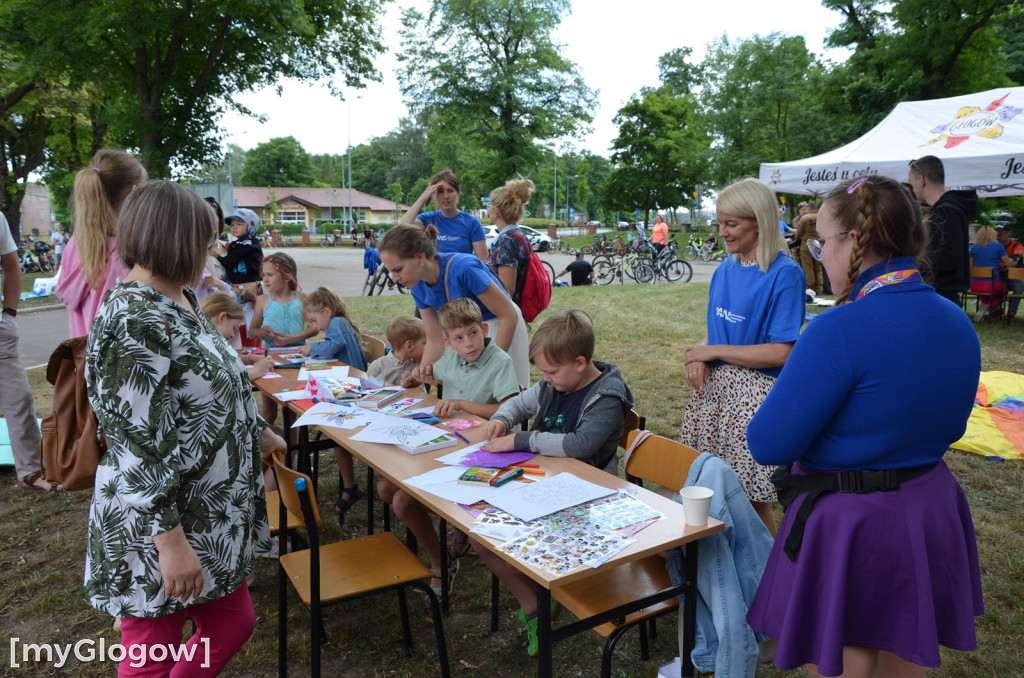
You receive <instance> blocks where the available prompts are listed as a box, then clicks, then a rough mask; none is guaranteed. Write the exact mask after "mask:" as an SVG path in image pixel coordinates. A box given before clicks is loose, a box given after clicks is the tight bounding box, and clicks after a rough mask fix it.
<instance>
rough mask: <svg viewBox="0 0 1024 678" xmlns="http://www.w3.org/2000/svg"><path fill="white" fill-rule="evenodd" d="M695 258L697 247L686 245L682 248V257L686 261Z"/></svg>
mask: <svg viewBox="0 0 1024 678" xmlns="http://www.w3.org/2000/svg"><path fill="white" fill-rule="evenodd" d="M696 258H697V248H696V247H694V246H693V245H687V246H686V247H684V248H683V259H686V260H687V261H693V260H694V259H696Z"/></svg>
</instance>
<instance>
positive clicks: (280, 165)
mask: <svg viewBox="0 0 1024 678" xmlns="http://www.w3.org/2000/svg"><path fill="white" fill-rule="evenodd" d="M315 181H316V169H315V168H314V167H313V159H312V158H311V157H310V155H309V153H307V152H306V150H305V149H304V148H302V144H300V143H299V142H298V140H297V139H296V138H295V137H277V138H276V139H271V140H270V141H267V142H266V143H262V144H259V145H257V146H256V148H253V149H251V150H249V151H248V152H247V153H246V154H245V170H244V173H243V174H242V179H241V181H240V182H239V183H241V185H243V186H313V185H314V182H315Z"/></svg>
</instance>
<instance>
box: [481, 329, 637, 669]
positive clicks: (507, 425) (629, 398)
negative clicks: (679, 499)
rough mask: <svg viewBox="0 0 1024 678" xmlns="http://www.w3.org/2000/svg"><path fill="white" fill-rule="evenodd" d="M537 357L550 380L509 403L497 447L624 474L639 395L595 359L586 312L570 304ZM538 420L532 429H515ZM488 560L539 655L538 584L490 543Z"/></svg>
mask: <svg viewBox="0 0 1024 678" xmlns="http://www.w3.org/2000/svg"><path fill="white" fill-rule="evenodd" d="M530 362H532V363H533V364H534V365H536V366H537V369H539V370H540V372H541V374H542V375H543V377H544V378H543V380H542V381H539V382H537V383H536V384H534V385H533V386H531V387H530V388H528V389H527V390H525V391H523V392H522V393H520V394H519V395H517V396H515V397H513V398H510V399H508V400H506V401H505V402H504V403H502V404H501V406H500V407H499V408H498V411H497V412H496V413H495V414H494V416H493V417H491V420H490V421H489V422H488V423H487V427H486V428H485V429H484V433H485V436H486V438H487V440H488V441H489V442H488V443H487V445H485V446H484V449H486V450H490V451H493V452H506V451H509V450H530V451H532V452H537V453H538V454H542V455H546V456H549V457H574V458H576V459H579V460H580V461H583V462H586V463H588V464H591V465H593V466H596V467H597V468H600V469H604V470H605V471H607V472H609V473H611V474H613V475H617V474H618V467H619V460H618V456H617V455H616V451H617V449H618V444H619V440H620V439H621V438H622V427H623V420H624V418H625V415H626V412H627V411H628V410H629V409H630V408H631V407H632V406H633V394H632V393H630V391H629V387H628V386H626V384H625V383H624V382H623V381H622V374H621V373H620V372H619V368H617V367H616V366H615V365H612V364H610V363H603V362H598V361H595V360H594V326H593V324H592V323H591V321H590V318H589V317H588V316H587V314H586V313H584V312H583V311H580V310H578V309H569V310H567V311H562V312H561V313H556V314H555V315H553V316H551V317H550V318H548V319H547V320H545V321H544V324H542V325H541V326H540V327H539V328H538V329H537V331H536V332H534V335H533V339H531V340H530ZM530 417H534V420H533V425H532V426H531V428H530V430H529V431H520V432H517V433H512V434H510V433H509V431H510V430H512V427H513V426H516V425H517V424H519V423H520V422H523V421H526V420H527V419H529V418H530ZM476 552H477V554H478V555H479V556H480V560H481V561H483V562H484V563H485V564H486V565H487V566H488V567H490V568H491V571H492V572H494V574H495V575H497V577H498V579H500V580H501V581H502V583H504V584H505V585H506V586H507V587H508V588H509V590H510V591H511V592H512V595H514V596H515V597H516V600H517V601H519V605H520V606H521V607H522V610H520V612H519V619H520V621H522V622H523V624H525V625H526V636H527V640H528V647H527V653H528V654H529V655H530V656H531V657H532V656H534V655H536V654H537V593H536V591H535V589H534V585H533V582H532V581H531V580H530V579H529V578H527V577H526V576H525V575H523V574H521V573H520V572H519V571H518V570H516V569H515V568H514V567H512V566H511V565H509V564H508V563H506V562H505V561H504V560H502V559H501V558H500V557H499V556H497V555H496V554H494V553H493V552H491V551H489V550H488V549H487V548H485V547H483V546H479V547H478V548H476Z"/></svg>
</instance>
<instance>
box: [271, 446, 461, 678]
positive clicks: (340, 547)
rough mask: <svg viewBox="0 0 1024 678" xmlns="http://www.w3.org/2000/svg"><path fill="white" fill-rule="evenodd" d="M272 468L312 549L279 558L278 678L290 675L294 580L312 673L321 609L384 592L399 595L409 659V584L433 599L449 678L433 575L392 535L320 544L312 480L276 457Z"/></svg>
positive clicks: (317, 663)
mask: <svg viewBox="0 0 1024 678" xmlns="http://www.w3.org/2000/svg"><path fill="white" fill-rule="evenodd" d="M274 467H275V469H276V471H277V482H278V491H279V492H280V497H281V501H283V502H284V506H285V508H286V509H287V510H288V511H289V512H290V513H294V514H295V515H301V516H302V525H303V526H304V527H305V528H306V532H307V534H308V538H309V548H308V549H304V550H301V551H293V552H290V553H282V554H281V557H280V558H279V560H278V563H279V569H278V589H277V592H278V653H279V656H278V674H279V675H280V676H282V678H285V677H286V676H287V675H288V642H287V641H288V633H287V619H288V610H287V586H288V582H290V583H291V585H292V587H294V589H295V592H296V593H298V595H299V598H300V599H301V600H302V603H303V605H305V606H307V607H308V608H309V611H310V643H311V645H312V659H311V667H310V675H312V676H319V675H320V647H321V645H322V644H323V643H324V642H325V638H324V635H323V621H322V614H321V613H322V608H323V607H324V606H327V605H333V604H335V603H340V602H344V601H346V600H352V599H355V598H361V597H364V596H368V595H373V594H377V593H383V592H385V591H393V590H395V591H397V592H398V606H399V611H400V616H401V619H402V639H403V647H404V650H405V654H406V656H410V655H411V653H412V636H411V632H410V628H409V610H408V605H407V601H406V589H407V588H408V587H410V586H411V587H415V588H417V589H419V590H421V591H423V592H424V593H425V594H426V595H427V598H428V600H429V601H430V611H431V615H432V616H433V619H434V635H435V639H436V641H437V654H438V660H439V661H440V664H441V675H442V676H444V677H445V678H448V676H450V673H449V669H448V649H447V646H446V644H445V636H444V626H443V624H442V620H441V606H440V605H439V604H438V601H437V597H436V596H435V595H434V592H433V591H432V590H431V589H430V585H429V582H430V578H431V576H432V575H431V573H430V570H429V569H428V568H427V566H426V565H424V564H423V562H422V561H420V559H419V558H417V557H416V556H415V555H414V554H413V553H412V552H410V551H409V549H407V548H406V547H405V546H404V545H403V544H402V543H401V542H400V541H399V540H398V538H397V537H395V535H394V534H392V533H390V532H383V533H380V534H372V535H367V536H365V537H356V538H353V539H348V540H345V541H340V542H335V543H333V544H326V545H323V546H321V544H320V537H319V527H318V525H319V523H320V515H319V511H318V510H317V502H316V493H315V492H314V490H313V486H312V483H311V481H310V479H309V476H307V475H305V474H303V473H299V472H297V471H293V470H292V469H289V468H288V467H287V466H285V465H284V464H283V463H281V460H280V459H275V461H274ZM378 621H379V620H378ZM364 626H365V620H364ZM374 632H378V631H376V630H375V631H374Z"/></svg>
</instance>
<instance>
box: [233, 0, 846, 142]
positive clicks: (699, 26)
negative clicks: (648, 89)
mask: <svg viewBox="0 0 1024 678" xmlns="http://www.w3.org/2000/svg"><path fill="white" fill-rule="evenodd" d="M403 6H415V7H418V8H420V9H421V11H424V12H425V10H426V8H428V7H429V2H428V1H425V0H395V2H392V3H390V5H389V7H388V11H387V14H386V16H385V18H384V24H383V31H382V34H383V36H384V42H385V44H389V45H390V46H391V48H392V50H393V48H395V47H397V46H398V30H399V28H400V27H401V23H400V21H399V16H400V8H401V7H403ZM573 8H574V9H573V13H572V14H571V15H569V16H568V17H567V18H566V19H565V20H564V21H563V22H562V25H561V26H560V29H559V31H558V33H557V35H556V37H555V39H556V41H557V42H559V43H560V44H562V45H563V47H564V54H565V55H566V56H567V57H568V58H569V59H571V60H572V61H573V62H575V63H576V64H577V65H578V67H579V71H580V74H581V75H582V76H583V79H584V81H585V82H586V83H587V85H588V86H589V87H590V88H592V89H596V90H598V91H599V99H598V106H597V108H596V110H594V111H593V114H594V122H593V125H592V127H593V132H592V133H591V134H589V135H587V136H586V137H585V139H583V140H582V141H574V142H573V143H574V144H575V145H576V146H577V147H578V148H585V149H587V150H590V151H592V152H594V153H597V154H599V155H605V156H607V155H608V154H609V150H608V149H609V147H610V146H611V143H612V140H613V139H614V138H615V136H616V132H617V130H616V128H615V126H614V125H613V124H612V118H613V117H614V116H615V113H616V112H617V111H618V109H619V108H620V107H621V106H622V105H623V104H624V103H625V102H626V101H627V100H628V99H629V97H630V96H632V95H633V94H635V93H637V92H638V91H639V90H640V88H641V87H645V86H656V85H658V58H659V57H660V56H661V55H662V54H664V53H666V52H668V51H670V50H673V49H676V48H678V47H684V46H686V47H691V48H692V49H693V51H694V55H693V59H694V60H695V61H698V62H699V61H700V60H702V59H703V58H704V53H705V50H706V46H707V44H708V43H709V42H710V41H712V40H713V39H715V38H717V37H719V36H721V35H722V34H723V33H726V34H728V36H729V38H730V39H741V38H748V37H751V36H753V35H768V34H770V33H773V32H781V33H785V34H788V35H803V36H804V38H805V40H806V42H807V46H808V48H809V49H810V50H811V51H812V52H815V53H817V54H819V55H823V56H825V57H826V58H831V59H833V60H842V59H843V58H844V56H845V52H842V51H834V50H833V51H830V52H826V51H825V50H824V48H823V43H824V40H825V36H826V34H827V33H828V32H829V31H830V30H832V29H833V28H835V27H836V26H837V25H838V24H839V21H840V19H841V17H840V15H839V14H838V13H836V12H832V11H829V10H826V9H825V8H823V7H822V6H821V2H820V0H787V2H785V3H782V2H764V1H762V0H718V1H717V2H687V1H680V0H573ZM375 61H376V64H377V67H378V69H379V70H380V73H381V76H382V80H381V82H379V83H371V84H370V85H369V86H368V87H367V88H366V89H363V90H353V91H352V92H351V93H350V94H348V93H347V94H346V96H347V97H348V98H349V101H348V102H344V101H341V100H339V99H337V98H335V97H332V96H331V95H330V93H329V92H328V90H327V87H326V86H325V85H323V84H314V85H307V84H302V83H298V82H291V81H282V83H281V84H282V86H283V88H284V93H283V95H282V96H280V97H279V96H278V95H277V93H276V92H275V89H274V88H273V87H268V88H266V89H264V90H261V91H259V92H255V93H251V94H245V95H240V96H239V97H237V98H238V100H240V101H241V102H242V103H243V104H245V105H246V106H248V107H249V108H250V110H252V111H254V112H256V113H260V114H263V115H266V116H267V118H268V119H267V121H266V122H265V123H260V122H258V121H256V120H253V119H250V118H244V117H242V116H239V115H237V114H229V115H227V116H225V118H224V120H223V123H222V128H223V129H224V130H225V131H226V133H227V135H228V139H227V140H228V141H229V142H231V143H235V144H238V145H239V146H241V147H242V148H244V149H249V148H252V147H254V146H256V145H257V144H259V143H261V142H264V141H267V140H269V139H272V138H274V137H284V136H293V137H295V138H296V139H298V140H299V143H301V144H302V146H303V148H305V149H306V151H308V152H309V153H314V154H319V153H334V154H342V153H344V152H345V148H346V146H347V145H348V142H349V136H350V133H351V143H352V145H353V146H356V145H359V144H361V143H365V142H367V141H369V140H370V139H372V138H373V137H378V136H383V135H384V134H387V133H388V132H389V131H391V130H392V129H394V128H395V127H397V125H398V121H399V119H400V118H402V117H404V116H406V115H407V114H408V110H407V109H406V107H405V105H404V104H403V103H402V96H401V94H400V93H399V91H398V80H397V78H396V77H395V68H396V67H397V65H398V62H397V60H396V59H395V55H394V52H393V51H390V52H389V53H387V54H385V55H384V56H383V57H381V58H379V59H376V60H375Z"/></svg>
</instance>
